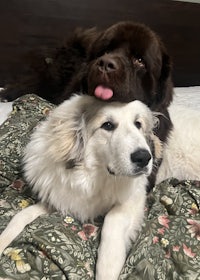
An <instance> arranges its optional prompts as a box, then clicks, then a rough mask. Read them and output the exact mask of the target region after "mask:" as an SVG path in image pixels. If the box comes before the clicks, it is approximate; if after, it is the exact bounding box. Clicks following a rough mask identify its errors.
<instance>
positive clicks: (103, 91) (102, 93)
mask: <svg viewBox="0 0 200 280" xmlns="http://www.w3.org/2000/svg"><path fill="white" fill-rule="evenodd" d="M94 95H95V96H96V97H97V98H100V99H103V100H108V99H110V98H111V97H112V96H113V91H112V89H110V88H107V87H103V86H98V87H96V88H95V90H94Z"/></svg>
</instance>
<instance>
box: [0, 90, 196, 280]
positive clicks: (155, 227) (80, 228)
mask: <svg viewBox="0 0 200 280" xmlns="http://www.w3.org/2000/svg"><path fill="white" fill-rule="evenodd" d="M52 108H53V105H52V104H50V103H48V102H46V101H45V100H42V99H40V98H39V97H37V96H34V95H27V96H24V97H22V98H19V99H18V100H17V101H16V102H15V103H14V106H13V112H12V114H11V115H10V117H9V118H8V119H7V120H6V122H4V124H3V125H2V126H1V127H0V147H1V148H0V232H1V231H2V230H3V229H4V228H5V227H6V225H7V223H8V222H9V220H10V219H11V218H12V216H13V215H15V214H16V213H17V212H18V211H20V210H21V209H23V208H24V207H27V206H28V205H30V204H33V203H34V202H35V198H34V197H33V196H32V195H31V193H30V189H29V186H27V185H26V183H25V182H24V180H23V174H22V173H21V166H20V159H21V156H22V154H23V149H24V146H25V145H26V143H27V141H28V140H29V136H30V134H31V133H32V131H33V129H34V127H35V126H36V125H37V123H38V122H39V121H41V120H43V119H44V118H45V117H46V115H47V114H48V112H49V110H51V109H52ZM199 207H200V182H197V181H184V182H180V181H177V180H176V179H171V180H167V181H165V182H163V183H161V184H160V185H158V186H156V188H155V189H154V191H153V193H152V194H151V195H149V197H148V199H147V203H146V210H145V213H146V216H145V221H144V224H143V228H142V231H141V232H140V234H139V236H138V239H137V241H136V242H135V243H134V244H132V247H131V250H130V252H129V254H128V257H127V260H126V263H125V265H124V268H123V270H122V272H121V275H120V279H121V280H122V279H127V280H128V279H135V280H137V279H141V280H143V279H150V280H151V279H152V280H154V279H160V280H165V279H174V280H175V279H180V280H181V279H188V280H193V279H200V212H199ZM102 220H103V219H99V220H97V221H95V223H94V224H81V223H80V222H79V221H78V220H76V219H74V218H73V217H71V216H67V217H63V216H61V215H60V214H59V213H57V212H55V213H53V214H51V215H44V216H42V217H40V218H38V219H37V220H35V221H34V222H33V223H31V224H30V225H28V226H27V227H26V228H25V229H24V231H23V232H22V233H21V234H20V235H19V236H18V237H17V238H16V239H15V240H14V241H13V242H12V244H11V245H10V247H8V248H6V249H5V251H4V254H3V255H2V257H1V259H0V279H20V280H22V279H26V280H27V279H36V280H37V279H42V280H47V279H58V280H61V279H70V280H75V279H81V280H86V279H87V280H89V279H94V273H95V261H96V257H97V248H98V244H99V240H100V232H101V226H102ZM113 261H115V260H113Z"/></svg>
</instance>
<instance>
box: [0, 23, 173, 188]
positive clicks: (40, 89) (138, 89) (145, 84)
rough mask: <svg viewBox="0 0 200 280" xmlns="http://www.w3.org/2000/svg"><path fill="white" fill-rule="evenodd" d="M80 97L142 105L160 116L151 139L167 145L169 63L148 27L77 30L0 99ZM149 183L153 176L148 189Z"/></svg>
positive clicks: (127, 25)
mask: <svg viewBox="0 0 200 280" xmlns="http://www.w3.org/2000/svg"><path fill="white" fill-rule="evenodd" d="M79 92H81V93H84V94H89V95H94V96H96V97H97V98H100V99H103V100H106V101H114V100H115V101H120V102H129V101H132V100H135V99H138V100H140V101H142V102H144V103H145V104H147V105H148V106H149V107H150V108H151V109H152V110H154V111H156V112H160V113H161V115H160V117H159V118H160V124H159V127H158V128H157V130H156V131H155V133H156V135H157V136H158V137H159V139H160V140H161V141H164V142H165V141H166V140H167V136H168V133H169V131H170V129H171V127H172V124H171V121H170V118H169V114H168V111H167V108H168V106H169V104H170V102H171V100H172V96H173V84H172V80H171V61H170V58H169V56H168V54H167V51H166V49H165V47H164V45H163V43H162V41H161V40H160V38H159V37H158V36H157V35H156V34H155V33H154V32H153V31H152V30H151V29H150V28H148V27H147V26H145V25H143V24H138V23H133V22H120V23H117V24H115V25H113V26H111V27H109V28H108V29H106V30H104V31H101V32H100V31H97V30H96V29H88V30H81V29H79V30H77V31H76V32H75V33H74V34H73V36H72V37H71V38H70V39H69V40H68V42H67V44H66V46H64V47H62V48H58V49H56V50H55V51H54V53H53V54H52V55H51V56H50V58H47V59H45V57H42V56H37V55H36V56H35V57H34V59H33V65H32V73H31V75H30V76H28V77H25V79H24V81H23V82H21V83H19V84H13V85H11V86H9V87H8V88H6V89H5V90H4V91H2V92H1V93H0V97H1V99H7V100H8V101H11V100H13V99H16V98H17V97H19V96H21V95H24V94H27V93H35V94H37V95H39V96H42V97H43V98H45V99H47V100H49V101H51V102H53V103H55V104H59V103H61V102H62V101H63V100H65V99H68V98H69V97H70V96H71V95H72V94H73V93H79ZM155 171H156V168H155ZM154 179H155V174H153V176H152V178H151V179H150V181H151V184H153V183H154Z"/></svg>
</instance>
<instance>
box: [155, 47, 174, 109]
mask: <svg viewBox="0 0 200 280" xmlns="http://www.w3.org/2000/svg"><path fill="white" fill-rule="evenodd" d="M161 52H162V66H161V74H160V78H159V81H158V88H157V92H158V94H157V96H156V102H155V103H156V104H155V107H157V109H158V108H159V109H160V110H161V111H163V109H164V110H165V109H166V108H167V107H168V106H169V104H170V103H171V101H172V98H173V82H172V62H171V58H170V57H169V55H168V54H167V51H166V49H165V47H164V46H163V45H161Z"/></svg>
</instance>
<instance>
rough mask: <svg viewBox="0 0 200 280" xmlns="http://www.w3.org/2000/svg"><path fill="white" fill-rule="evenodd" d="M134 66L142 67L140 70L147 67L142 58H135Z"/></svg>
mask: <svg viewBox="0 0 200 280" xmlns="http://www.w3.org/2000/svg"><path fill="white" fill-rule="evenodd" d="M133 65H135V66H137V67H140V68H144V67H145V62H144V59H143V58H142V57H141V56H134V58H133Z"/></svg>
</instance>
